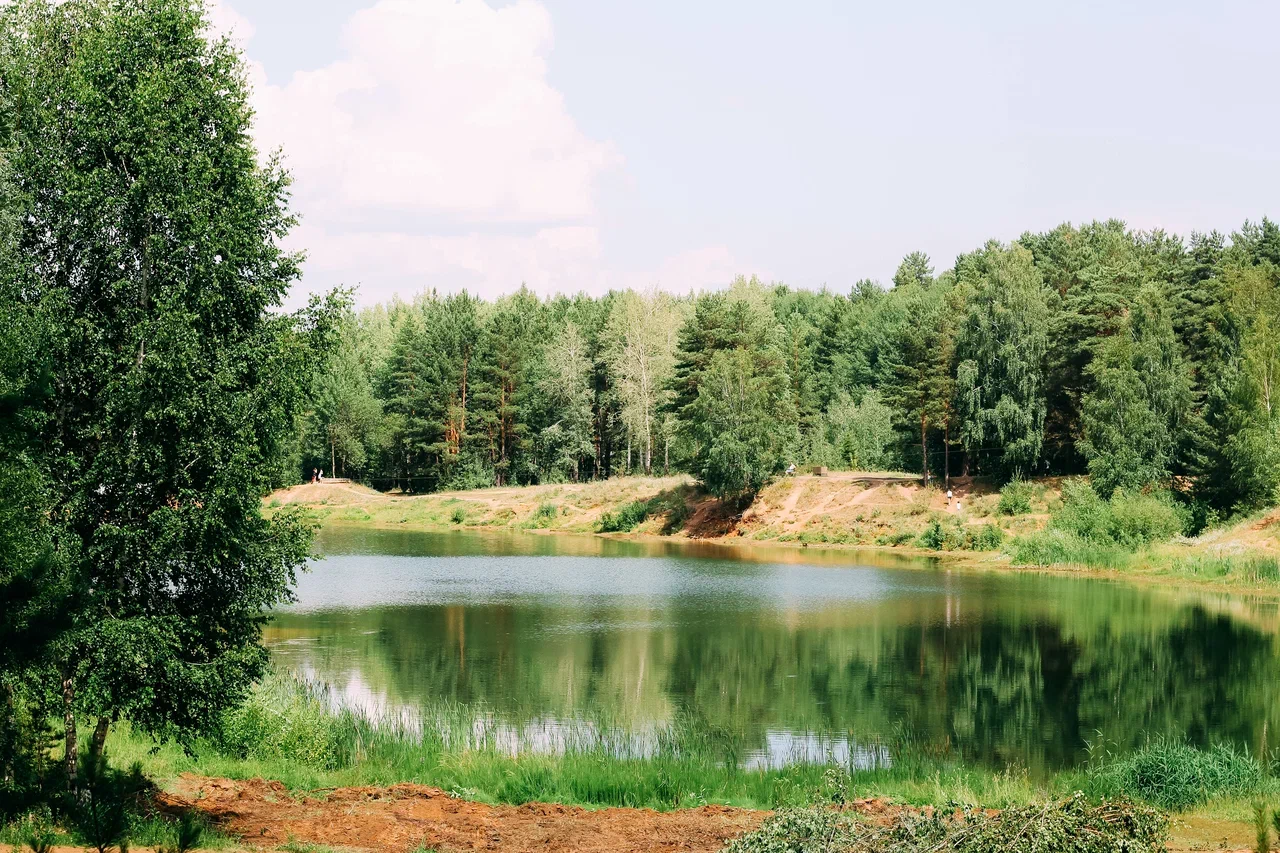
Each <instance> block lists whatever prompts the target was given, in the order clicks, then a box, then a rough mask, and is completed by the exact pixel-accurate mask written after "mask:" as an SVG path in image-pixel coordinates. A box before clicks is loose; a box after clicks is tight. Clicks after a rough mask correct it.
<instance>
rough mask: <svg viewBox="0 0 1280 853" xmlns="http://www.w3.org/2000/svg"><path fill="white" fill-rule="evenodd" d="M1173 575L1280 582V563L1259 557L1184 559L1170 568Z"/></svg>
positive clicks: (1178, 560) (1256, 582) (1217, 556)
mask: <svg viewBox="0 0 1280 853" xmlns="http://www.w3.org/2000/svg"><path fill="white" fill-rule="evenodd" d="M1168 571H1169V573H1170V574H1175V575H1180V576H1183V577H1193V578H1204V579H1208V580H1217V579H1229V580H1236V581H1241V582H1244V583H1250V584H1258V583H1274V582H1276V581H1280V560H1277V559H1276V558H1275V557H1267V556H1261V555H1256V554H1232V555H1222V554H1217V555H1200V556H1193V557H1181V558H1178V559H1176V560H1174V561H1173V562H1172V563H1171V564H1170V565H1169V567H1168Z"/></svg>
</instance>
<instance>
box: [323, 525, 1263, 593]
mask: <svg viewBox="0 0 1280 853" xmlns="http://www.w3.org/2000/svg"><path fill="white" fill-rule="evenodd" d="M319 529H322V530H323V529H352V530H384V531H398V532H412V533H432V534H448V533H463V534H486V533H488V534H501V535H505V536H533V537H547V538H557V539H578V540H593V539H594V540H606V541H612V542H630V543H638V544H657V545H668V546H674V547H690V548H699V547H714V548H724V549H729V550H733V551H741V552H749V551H757V552H761V551H770V550H782V551H786V552H788V553H794V554H797V555H802V554H805V553H827V554H848V555H854V554H871V555H875V556H877V557H889V558H897V559H900V560H901V561H902V565H901V567H900V568H904V569H923V568H925V567H924V566H921V565H919V562H920V561H932V562H934V563H936V564H937V565H936V566H933V567H931V568H935V569H937V568H942V569H946V570H960V571H967V572H991V573H995V574H1010V575H1044V576H1049V577H1069V578H1085V579H1090V580H1104V581H1114V582H1119V583H1127V584H1131V585H1135V586H1140V587H1152V586H1155V587H1161V588H1163V589H1165V590H1168V591H1185V592H1213V593H1219V594H1224V595H1233V596H1241V595H1247V596H1254V597H1258V598H1264V599H1280V583H1270V584H1267V583H1261V584H1260V583H1251V582H1246V581H1239V580H1235V579H1233V578H1192V577H1187V576H1185V575H1179V574H1174V573H1170V572H1169V571H1168V570H1167V569H1164V568H1160V567H1148V566H1142V567H1137V568H1131V569H1108V568H1099V567H1095V566H1034V565H1019V564H1016V563H1013V562H1012V560H1011V558H1010V557H1009V556H1008V555H1007V554H1005V553H1003V552H999V551H977V552H974V551H932V550H929V549H927V548H920V547H918V546H914V545H876V544H874V543H867V544H849V543H835V542H813V543H809V542H796V541H786V542H780V541H777V540H767V541H760V540H753V539H749V538H747V537H742V536H724V537H709V538H704V539H694V538H690V537H687V536H680V535H670V536H664V535H660V534H655V533H598V532H594V531H588V530H565V529H547V528H521V527H496V526H489V525H448V526H444V525H431V526H408V527H407V526H405V525H404V524H390V523H380V522H377V521H357V520H352V519H344V518H329V519H326V520H324V521H323V522H321V524H320V528H319ZM796 562H803V561H800V560H797V561H796Z"/></svg>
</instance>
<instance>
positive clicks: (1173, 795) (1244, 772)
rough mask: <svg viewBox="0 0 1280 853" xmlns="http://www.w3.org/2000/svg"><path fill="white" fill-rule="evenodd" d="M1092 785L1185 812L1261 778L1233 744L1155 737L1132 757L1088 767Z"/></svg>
mask: <svg viewBox="0 0 1280 853" xmlns="http://www.w3.org/2000/svg"><path fill="white" fill-rule="evenodd" d="M1089 775H1090V777H1091V780H1092V782H1093V783H1094V785H1095V786H1096V788H1097V789H1098V790H1100V791H1103V792H1111V791H1124V792H1126V793H1128V794H1130V795H1132V796H1135V797H1138V798H1140V799H1142V800H1145V801H1146V802H1148V803H1151V804H1152V805H1153V806H1159V807H1160V808H1162V809H1170V810H1173V811H1186V810H1187V809H1189V808H1193V807H1195V806H1199V805H1203V804H1204V803H1207V802H1208V801H1210V800H1212V799H1214V798H1216V797H1220V796H1223V795H1236V796H1241V795H1246V794H1249V793H1252V792H1253V791H1254V790H1256V789H1257V788H1258V786H1259V785H1260V784H1261V782H1262V781H1263V773H1262V766H1261V764H1260V763H1259V762H1258V761H1257V760H1256V759H1254V758H1253V757H1252V756H1250V755H1249V754H1248V753H1245V752H1240V751H1237V750H1236V749H1234V748H1233V747H1231V746H1226V745H1218V746H1214V747H1211V748H1210V749H1197V748H1196V747H1194V746H1191V745H1190V744H1188V743H1185V742H1183V741H1175V740H1156V741H1152V742H1150V743H1148V744H1147V745H1146V746H1144V747H1142V748H1141V749H1139V750H1138V751H1137V752H1134V753H1132V754H1131V755H1126V756H1124V757H1122V758H1120V759H1117V760H1115V761H1113V762H1110V763H1106V764H1103V765H1099V766H1096V767H1094V768H1091V769H1090V771H1089Z"/></svg>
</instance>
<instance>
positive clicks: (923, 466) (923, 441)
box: [920, 412, 929, 488]
mask: <svg viewBox="0 0 1280 853" xmlns="http://www.w3.org/2000/svg"><path fill="white" fill-rule="evenodd" d="M928 423H929V422H928V420H927V419H926V418H925V415H924V412H921V413H920V477H921V479H922V480H924V485H925V488H928V486H929V432H928Z"/></svg>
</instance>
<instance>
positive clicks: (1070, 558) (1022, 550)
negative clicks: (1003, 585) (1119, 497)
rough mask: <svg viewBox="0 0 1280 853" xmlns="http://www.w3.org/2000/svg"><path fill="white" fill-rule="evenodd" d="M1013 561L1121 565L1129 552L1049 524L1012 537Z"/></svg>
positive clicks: (1033, 563)
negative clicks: (1051, 526)
mask: <svg viewBox="0 0 1280 853" xmlns="http://www.w3.org/2000/svg"><path fill="white" fill-rule="evenodd" d="M1009 554H1010V556H1011V557H1012V558H1013V562H1015V563H1018V564H1021V565H1026V566H1057V565H1067V566H1093V567H1097V568H1107V569H1122V568H1124V567H1125V566H1127V565H1128V564H1129V560H1130V556H1131V555H1130V553H1129V551H1127V550H1126V549H1124V548H1121V547H1119V546H1118V545H1115V544H1114V543H1103V542H1094V541H1091V540H1089V539H1084V538H1082V537H1080V536H1077V535H1076V534H1074V533H1071V532H1069V531H1066V530H1057V529H1054V528H1046V529H1045V530H1039V531H1036V532H1035V533H1028V534H1026V535H1023V536H1019V537H1018V538H1017V539H1014V540H1013V543H1012V545H1011V546H1010V548H1009Z"/></svg>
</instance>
